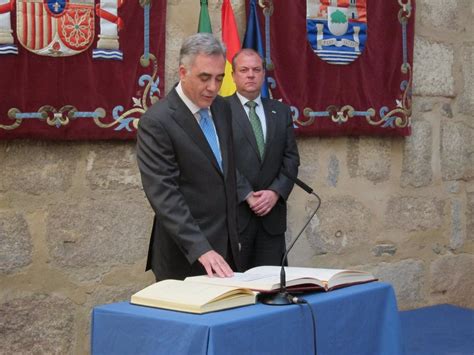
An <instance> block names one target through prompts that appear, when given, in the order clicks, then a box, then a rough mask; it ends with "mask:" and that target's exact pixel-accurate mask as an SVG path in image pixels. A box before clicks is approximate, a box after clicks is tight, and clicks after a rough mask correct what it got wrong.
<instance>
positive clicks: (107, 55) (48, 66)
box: [0, 0, 166, 140]
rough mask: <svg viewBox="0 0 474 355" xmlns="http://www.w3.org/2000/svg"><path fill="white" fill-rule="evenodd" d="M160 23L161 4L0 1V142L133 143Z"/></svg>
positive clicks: (154, 88)
mask: <svg viewBox="0 0 474 355" xmlns="http://www.w3.org/2000/svg"><path fill="white" fill-rule="evenodd" d="M165 23H166V1H165V0H140V1H139V0H96V1H94V0H0V78H1V84H0V139H13V138H41V139H65V140H77V139H89V140H92V139H132V138H134V137H135V133H136V129H137V124H138V120H139V119H140V116H141V115H142V113H143V112H145V111H146V109H147V108H148V107H149V106H150V105H151V104H153V103H154V102H155V101H157V100H159V99H160V98H161V97H162V95H163V90H164V82H163V76H164V58H165Z"/></svg>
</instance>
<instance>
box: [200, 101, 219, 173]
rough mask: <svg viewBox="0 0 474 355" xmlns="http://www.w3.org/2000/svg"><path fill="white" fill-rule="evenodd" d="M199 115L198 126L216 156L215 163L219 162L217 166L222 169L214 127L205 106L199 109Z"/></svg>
mask: <svg viewBox="0 0 474 355" xmlns="http://www.w3.org/2000/svg"><path fill="white" fill-rule="evenodd" d="M199 116H201V119H200V120H199V126H200V127H201V129H202V132H203V133H204V136H205V137H206V139H207V143H209V146H210V147H211V150H212V152H213V153H214V156H215V157H216V160H217V163H218V164H219V168H220V169H221V171H222V156H221V151H220V149H219V144H218V142H217V134H216V129H215V127H214V122H213V121H212V118H211V117H209V110H208V109H207V108H202V109H200V110H199Z"/></svg>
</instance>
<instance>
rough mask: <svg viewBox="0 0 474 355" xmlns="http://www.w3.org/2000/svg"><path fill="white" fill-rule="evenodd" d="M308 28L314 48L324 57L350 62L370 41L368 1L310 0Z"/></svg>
mask: <svg viewBox="0 0 474 355" xmlns="http://www.w3.org/2000/svg"><path fill="white" fill-rule="evenodd" d="M306 30H307V36H308V41H309V42H310V44H311V48H312V49H313V51H314V52H315V53H316V54H317V55H318V56H319V57H320V58H321V59H322V60H324V61H326V62H327V63H330V64H337V65H346V64H350V63H352V62H353V61H354V60H356V59H357V58H358V57H359V56H360V55H361V53H362V52H363V50H364V47H365V42H366V40H367V3H366V0H307V1H306Z"/></svg>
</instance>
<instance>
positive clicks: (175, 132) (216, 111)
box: [137, 33, 240, 280]
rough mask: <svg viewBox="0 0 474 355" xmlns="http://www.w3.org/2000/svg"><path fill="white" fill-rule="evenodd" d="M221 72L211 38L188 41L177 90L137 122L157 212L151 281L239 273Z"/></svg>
mask: <svg viewBox="0 0 474 355" xmlns="http://www.w3.org/2000/svg"><path fill="white" fill-rule="evenodd" d="M224 67H225V49H224V48H223V46H222V44H221V43H220V42H219V41H218V40H216V39H215V38H214V37H213V36H212V35H211V34H204V33H198V34H195V35H193V36H190V37H188V38H187V39H186V40H185V41H184V42H183V45H182V47H181V51H180V56H179V78H180V81H179V83H178V84H177V86H176V87H174V88H173V89H172V90H171V92H170V93H169V94H168V95H167V97H166V98H165V99H163V100H160V101H159V102H157V103H155V104H154V105H153V106H152V107H151V108H150V109H149V110H148V111H147V112H146V113H145V114H144V115H143V117H142V118H141V120H140V123H139V127H138V142H137V160H138V166H139V169H140V173H141V178H142V183H143V188H144V191H145V194H146V196H147V198H148V200H149V202H150V204H151V206H152V208H153V210H154V212H155V218H154V224H153V230H152V235H151V240H150V246H149V251H148V260H147V268H146V270H148V269H150V268H151V269H152V270H153V273H154V274H155V277H156V279H157V280H163V279H168V278H175V279H183V278H185V277H187V276H190V275H200V274H206V273H207V274H208V275H210V276H212V275H217V276H219V277H228V276H232V275H233V270H232V269H233V268H234V267H236V266H237V267H238V255H239V247H240V246H239V244H238V235H237V227H236V196H237V195H236V177H235V165H234V153H233V146H232V124H231V112H230V109H229V106H228V104H227V103H226V102H225V101H224V99H222V98H221V97H218V96H217V93H218V91H219V89H220V87H221V84H222V79H223V77H224Z"/></svg>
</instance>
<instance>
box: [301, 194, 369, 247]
mask: <svg viewBox="0 0 474 355" xmlns="http://www.w3.org/2000/svg"><path fill="white" fill-rule="evenodd" d="M314 203H315V202H311V203H310V206H309V208H308V211H314V208H315V205H314ZM374 224H375V223H374V219H373V216H372V214H371V212H370V210H369V209H368V208H367V207H365V206H364V205H363V204H362V203H361V202H359V201H356V200H355V199H354V198H353V197H350V196H341V197H337V198H333V199H331V200H329V201H325V202H324V208H321V209H320V210H319V212H318V214H317V215H316V216H315V218H313V220H312V221H311V223H310V224H309V225H308V228H307V229H306V232H305V233H306V238H307V240H308V242H309V244H310V245H311V247H312V248H313V250H314V254H315V255H321V254H328V253H333V254H341V253H343V252H344V251H345V250H346V249H347V248H352V247H355V246H358V245H362V244H364V243H368V242H369V240H368V238H369V236H370V230H369V226H372V225H374Z"/></svg>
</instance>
